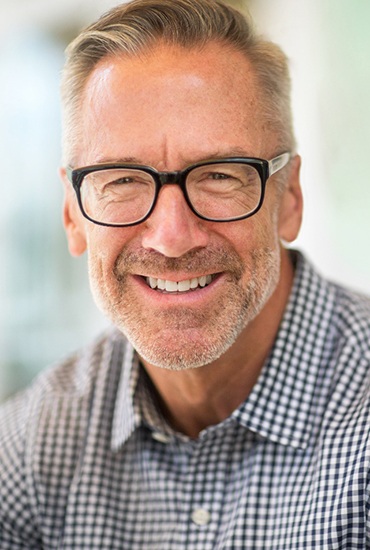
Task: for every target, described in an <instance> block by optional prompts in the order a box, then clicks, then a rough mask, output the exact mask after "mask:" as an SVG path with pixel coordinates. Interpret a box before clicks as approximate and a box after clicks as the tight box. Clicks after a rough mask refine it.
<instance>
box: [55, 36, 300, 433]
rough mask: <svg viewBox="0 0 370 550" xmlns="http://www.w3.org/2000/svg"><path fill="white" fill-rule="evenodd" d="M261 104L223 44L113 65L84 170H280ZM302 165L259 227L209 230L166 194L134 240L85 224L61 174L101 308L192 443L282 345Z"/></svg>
mask: <svg viewBox="0 0 370 550" xmlns="http://www.w3.org/2000/svg"><path fill="white" fill-rule="evenodd" d="M259 97H260V94H259V90H258V82H256V79H255V76H254V74H253V70H252V68H251V66H250V64H249V62H248V60H247V59H246V58H245V57H244V56H243V55H242V54H241V53H239V52H236V51H234V50H230V48H226V47H225V46H222V45H219V44H216V43H211V44H208V45H207V46H206V47H204V48H203V49H202V50H198V49H196V50H190V51H189V50H188V51H185V50H183V49H181V48H175V47H169V46H166V45H158V47H157V48H156V49H155V50H152V51H151V52H150V53H147V54H145V55H141V56H140V57H135V58H132V57H131V58H128V57H111V58H107V59H104V60H102V61H101V62H100V63H99V64H98V65H97V67H96V68H95V70H94V72H93V73H92V74H91V75H90V78H89V80H88V82H87V85H86V88H85V94H84V98H83V103H82V111H81V120H82V135H83V139H82V140H81V144H80V148H79V150H78V151H76V153H75V158H74V167H77V166H84V165H89V164H96V163H99V162H118V161H126V162H128V161H132V162H135V163H139V164H146V165H150V166H153V167H155V168H157V169H158V170H168V171H172V170H179V169H182V168H184V167H186V166H187V165H189V164H191V163H194V162H197V161H199V160H204V159H210V158H217V157H225V156H231V155H240V156H256V157H261V158H267V159H270V158H273V156H276V155H277V154H279V153H281V152H283V151H282V150H281V149H280V148H279V145H278V143H279V142H278V136H276V135H275V134H274V133H272V131H271V129H269V125H268V124H266V123H265V122H264V121H263V119H262V117H261V114H260V108H259ZM299 166H300V159H299V157H298V156H296V157H294V158H293V159H292V160H291V161H290V163H289V165H288V166H287V167H286V168H285V169H284V176H285V178H286V185H285V190H284V192H283V193H279V192H278V186H277V185H276V180H275V178H276V176H274V177H272V178H271V179H270V180H269V182H268V184H267V193H266V199H265V203H264V205H263V208H262V209H261V210H260V211H259V212H258V213H257V214H256V215H255V216H253V217H252V218H249V219H247V220H243V221H238V222H231V223H213V222H206V221H203V220H200V219H198V218H197V217H196V216H195V215H194V214H193V213H192V212H191V211H190V210H189V208H188V206H187V204H186V202H185V199H184V197H183V196H182V192H181V190H180V189H179V188H178V186H176V185H166V186H165V187H164V188H162V190H161V192H160V196H159V200H158V203H157V205H156V208H155V210H154V212H153V213H152V215H151V216H150V218H149V219H148V220H147V221H146V222H144V223H142V224H140V225H138V226H134V227H127V228H107V227H99V226H97V225H94V224H92V223H90V222H88V221H87V220H85V219H84V218H83V217H82V215H81V214H80V212H79V210H78V206H77V205H76V201H75V197H74V195H73V192H72V190H71V186H70V184H69V182H67V180H66V177H65V173H64V170H61V175H62V179H63V181H64V182H65V192H66V193H65V205H64V224H65V228H66V232H67V237H68V241H69V247H70V251H71V253H72V254H73V255H79V254H82V253H84V252H85V250H87V251H88V258H89V271H90V281H91V287H92V291H93V294H94V297H95V299H96V301H97V303H98V305H99V306H100V308H101V309H102V310H103V311H104V312H105V313H106V314H107V315H108V317H109V318H110V319H111V320H112V321H113V322H114V323H115V324H116V325H117V326H118V327H119V328H120V329H121V330H122V331H123V332H124V333H125V334H126V335H127V336H128V338H129V339H130V340H131V341H132V343H133V344H134V346H135V348H136V349H137V350H138V352H139V354H140V356H141V359H142V363H143V364H144V366H145V368H146V370H147V372H148V374H149V376H150V378H151V379H152V381H153V384H154V386H155V388H156V390H157V392H158V397H159V400H160V402H161V405H162V408H163V411H164V413H165V414H166V416H167V418H168V420H169V422H171V423H172V424H173V426H174V427H176V428H177V429H179V430H180V431H182V432H184V433H186V434H188V435H190V436H191V437H196V436H197V435H198V434H199V432H200V431H201V430H202V429H203V428H205V427H206V426H208V425H211V424H215V423H217V422H219V421H221V420H223V419H224V418H226V417H227V416H228V415H229V414H230V413H231V412H232V411H233V410H234V409H235V408H236V407H237V406H238V405H239V404H240V403H241V402H242V401H243V400H244V399H245V398H246V396H247V395H248V393H249V392H250V390H251V388H252V386H253V384H254V383H255V381H256V379H257V377H258V374H259V372H260V370H261V368H262V366H263V363H264V361H265V359H266V357H267V355H268V353H269V350H270V349H271V346H272V344H273V341H274V338H275V336H276V332H277V330H278V326H279V323H280V320H281V317H282V314H283V311H284V308H285V305H286V302H287V299H288V296H289V292H290V288H291V284H292V278H293V268H292V265H291V263H290V260H289V257H288V253H287V251H286V250H285V249H284V247H283V246H282V245H281V241H282V240H284V241H288V242H289V241H292V240H294V239H295V237H296V236H297V233H298V231H299V227H300V223H301V215H302V196H301V190H300V185H299ZM274 181H275V184H274ZM208 274H217V277H216V278H215V279H214V281H213V282H212V283H211V284H210V285H209V286H207V287H206V288H204V289H201V290H196V291H190V292H187V293H183V294H178V293H175V294H168V293H161V292H157V291H155V290H152V289H151V288H149V286H148V285H147V284H146V283H145V279H144V278H145V277H147V276H151V277H155V278H162V279H167V280H170V281H182V280H186V279H190V278H193V277H199V276H201V275H208Z"/></svg>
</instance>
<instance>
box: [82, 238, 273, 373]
mask: <svg viewBox="0 0 370 550" xmlns="http://www.w3.org/2000/svg"><path fill="white" fill-rule="evenodd" d="M245 269H248V272H249V274H248V284H247V285H246V287H245V288H243V286H242V285H241V279H242V276H243V274H244V271H245ZM171 271H172V272H173V273H176V272H179V271H181V272H185V273H186V272H188V273H190V274H191V273H201V272H207V273H210V272H212V273H218V272H226V274H227V277H226V281H225V292H224V294H223V295H222V297H221V299H220V300H218V302H217V303H216V304H215V305H214V306H213V307H212V311H204V310H199V311H194V309H192V310H190V309H188V308H185V307H183V308H181V307H175V308H174V309H173V310H171V309H166V310H164V311H162V312H156V315H155V318H154V319H152V318H151V316H150V312H149V314H148V315H147V312H146V310H143V307H142V303H141V304H140V303H139V302H138V301H136V297H135V296H134V297H133V296H132V295H131V293H130V288H129V284H128V274H130V273H136V272H148V273H153V274H156V273H158V276H159V274H160V273H163V272H166V273H170V272H171ZM279 271H280V254H279V249H278V247H277V249H275V250H272V249H270V248H267V247H266V248H263V249H262V250H258V251H257V252H252V253H251V255H250V261H249V263H248V266H247V267H245V266H244V264H243V262H242V260H241V259H240V257H239V256H238V254H236V252H235V251H234V250H233V249H231V248H230V249H227V250H226V249H224V248H215V249H207V250H201V251H198V250H193V251H190V252H189V253H188V254H186V255H185V256H183V257H181V258H166V257H164V256H162V255H161V254H159V253H157V252H153V251H147V250H140V251H139V252H130V251H125V250H123V251H122V253H121V254H120V255H119V257H118V258H117V260H116V262H115V266H114V270H113V274H114V283H115V285H114V292H113V293H109V292H108V290H107V289H106V288H103V286H102V285H101V284H99V276H98V274H97V273H95V272H94V268H93V266H91V265H90V280H91V284H92V290H93V294H94V297H95V299H96V301H97V303H98V306H99V307H100V308H101V309H102V310H103V312H104V313H105V314H106V315H107V316H108V317H109V318H110V319H111V320H112V321H113V323H114V324H115V325H116V326H117V327H118V328H119V329H120V330H121V331H122V332H123V333H124V334H125V336H126V337H127V338H128V340H129V341H130V342H131V343H132V345H133V346H134V348H135V349H136V350H137V352H138V353H139V355H140V356H141V357H142V359H143V360H144V361H147V362H148V363H150V364H152V365H155V366H158V367H161V368H165V369H171V370H183V369H190V368H198V367H201V366H203V365H206V364H209V363H211V362H213V361H215V360H216V359H218V358H219V357H221V356H222V355H223V354H224V353H225V352H226V351H227V350H228V349H229V348H230V347H231V346H232V344H233V343H234V342H235V341H236V339H237V338H238V336H239V335H240V334H241V332H242V331H243V329H244V328H245V327H246V326H247V325H248V323H250V322H251V321H252V320H253V319H254V318H255V317H256V316H257V315H258V313H259V312H260V311H261V309H262V308H263V306H264V305H265V304H266V302H267V300H268V299H269V297H270V296H271V294H272V293H273V291H274V290H275V288H276V285H277V282H278V278H279ZM192 329H194V330H192Z"/></svg>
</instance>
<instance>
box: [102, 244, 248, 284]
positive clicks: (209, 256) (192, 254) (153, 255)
mask: <svg viewBox="0 0 370 550" xmlns="http://www.w3.org/2000/svg"><path fill="white" fill-rule="evenodd" d="M225 271H226V272H230V273H232V274H233V276H234V277H235V278H237V279H239V278H240V277H241V276H242V273H243V263H242V261H241V259H240V257H239V255H238V254H237V253H236V252H235V251H234V250H232V249H231V248H230V249H228V248H226V247H210V248H207V249H198V250H197V249H194V250H190V251H189V252H187V253H186V254H184V255H183V256H180V257H179V258H169V257H167V256H163V254H161V253H160V252H157V251H155V250H145V249H140V250H126V249H123V250H122V252H121V253H120V254H119V256H118V257H117V259H116V261H115V265H114V269H113V272H114V274H115V276H116V278H117V279H118V280H122V279H124V278H125V276H126V275H127V274H129V273H142V272H144V273H150V274H151V275H154V276H155V275H158V276H160V275H161V273H177V272H184V273H202V272H207V273H219V272H225Z"/></svg>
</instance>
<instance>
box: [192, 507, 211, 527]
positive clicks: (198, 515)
mask: <svg viewBox="0 0 370 550" xmlns="http://www.w3.org/2000/svg"><path fill="white" fill-rule="evenodd" d="M191 519H192V520H193V522H194V523H196V524H197V525H207V523H209V522H210V520H211V514H210V513H209V512H208V510H205V509H204V508H197V509H196V510H194V511H193V513H192V514H191Z"/></svg>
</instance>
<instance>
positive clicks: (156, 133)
mask: <svg viewBox="0 0 370 550" xmlns="http://www.w3.org/2000/svg"><path fill="white" fill-rule="evenodd" d="M260 106H261V93H260V90H259V88H258V84H257V82H256V78H255V74H254V71H253V68H252V66H251V64H250V62H249V60H248V59H247V58H246V57H245V56H244V55H243V54H242V53H241V52H238V51H236V50H234V49H231V48H229V47H225V46H224V45H219V44H216V43H215V44H208V45H207V46H205V47H204V48H202V49H199V48H197V49H192V50H185V49H183V48H180V47H174V46H166V45H159V46H157V47H156V48H155V49H152V50H150V51H149V52H146V53H145V54H142V55H140V56H135V57H127V56H120V57H118V56H115V57H109V58H105V59H103V60H102V61H100V63H99V64H98V65H97V66H96V67H95V69H94V71H93V72H92V74H91V75H90V77H89V79H88V81H87V83H86V87H85V91H84V97H83V102H82V111H81V117H82V130H83V131H82V134H83V139H82V143H83V151H84V154H85V156H88V157H89V158H84V159H83V160H84V162H86V163H89V162H98V161H100V157H101V155H103V157H104V158H105V159H106V158H107V156H108V157H109V156H110V155H112V158H120V156H121V155H122V154H123V153H124V156H125V157H127V156H130V155H132V156H134V157H135V158H140V157H141V156H143V155H144V156H145V155H146V156H147V157H150V155H151V149H156V150H157V151H161V152H162V153H163V151H164V150H166V154H169V155H171V154H172V151H174V150H177V151H181V154H182V155H183V156H184V158H185V157H186V156H187V155H188V156H189V157H191V160H196V159H195V157H194V155H199V157H202V156H203V158H205V157H206V156H207V150H209V149H212V150H215V149H218V148H221V149H222V148H223V147H227V148H238V149H241V148H243V147H246V148H249V147H250V148H251V149H253V150H250V151H249V154H254V155H262V151H261V146H262V143H263V142H265V141H266V136H264V135H263V134H264V132H265V125H264V124H263V123H262V120H261V114H260V113H261V109H260ZM192 148H193V149H194V151H193V152H192ZM246 152H247V151H246ZM204 155H205V156H204ZM162 157H163V154H162ZM149 160H150V158H148V161H149ZM189 160H190V159H189Z"/></svg>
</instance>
